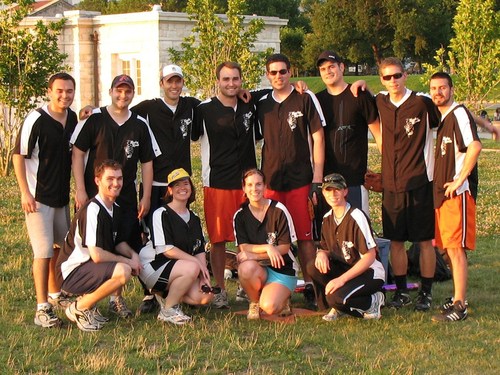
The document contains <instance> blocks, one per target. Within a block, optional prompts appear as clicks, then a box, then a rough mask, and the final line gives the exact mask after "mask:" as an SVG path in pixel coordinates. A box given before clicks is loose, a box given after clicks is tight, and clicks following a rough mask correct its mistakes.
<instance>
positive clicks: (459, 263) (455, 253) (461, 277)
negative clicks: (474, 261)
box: [448, 248, 468, 303]
mask: <svg viewBox="0 0 500 375" xmlns="http://www.w3.org/2000/svg"><path fill="white" fill-rule="evenodd" d="M448 256H449V257H450V260H451V263H452V265H453V287H454V289H455V294H454V296H453V300H454V301H462V303H465V300H466V293H467V277H468V270H467V257H466V256H465V250H464V249H463V248H458V249H448Z"/></svg>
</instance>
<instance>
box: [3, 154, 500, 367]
mask: <svg viewBox="0 0 500 375" xmlns="http://www.w3.org/2000/svg"><path fill="white" fill-rule="evenodd" d="M198 149H199V148H198V145H195V147H194V150H195V153H197V152H198ZM379 164H380V157H379V156H378V153H377V152H376V150H375V148H374V147H371V148H370V167H372V168H373V169H379V168H378V166H379ZM194 165H195V171H196V172H195V177H194V178H195V180H196V181H197V185H198V187H199V186H200V184H199V181H200V176H199V160H198V159H197V158H195V162H194ZM498 176H500V153H499V152H498V151H484V152H483V154H482V156H481V159H480V178H481V185H480V192H479V194H480V197H479V202H478V228H479V229H478V233H479V238H478V246H477V248H478V250H477V251H474V252H471V253H470V256H469V261H470V286H469V296H468V298H469V302H470V306H471V307H470V318H469V319H468V320H466V321H464V322H460V323H455V324H435V323H432V322H431V321H430V313H427V314H421V313H415V312H413V311H412V310H411V309H403V310H402V311H397V312H396V311H388V310H385V309H384V310H383V318H382V319H381V320H380V321H363V320H356V319H351V318H345V319H341V320H339V321H337V322H333V323H326V322H323V321H322V320H321V317H319V316H313V317H299V318H298V319H297V322H296V323H295V324H283V323H272V322H268V321H252V322H249V321H247V320H246V318H245V317H244V316H240V315H235V314H234V313H233V312H234V311H238V310H242V309H244V308H246V306H245V304H243V303H238V302H235V301H234V300H233V301H232V306H233V308H232V310H231V311H225V312H220V311H213V310H210V309H206V308H203V309H192V310H190V311H189V313H191V314H192V315H193V316H194V323H193V324H192V325H190V326H184V327H174V326H172V325H168V324H165V323H162V322H160V321H158V320H156V319H155V316H152V315H146V316H140V317H137V318H133V319H130V320H127V321H117V320H112V322H111V323H109V324H108V325H107V326H106V327H105V328H104V329H103V330H102V331H101V332H98V333H84V332H81V331H79V330H78V329H77V328H76V327H75V326H74V325H72V324H71V325H70V324H67V325H66V326H65V327H64V328H62V329H53V330H44V329H41V328H38V327H35V326H34V324H33V315H34V306H35V298H34V291H33V286H32V277H31V263H32V253H31V248H30V245H29V242H28V239H27V235H26V231H25V228H24V217H23V214H22V213H21V210H20V207H19V193H18V189H17V185H16V182H15V179H14V177H13V176H11V177H7V178H5V177H1V178H0V189H1V191H2V194H1V196H0V207H1V210H0V224H1V225H0V238H1V244H2V255H3V256H2V258H1V260H0V332H2V340H1V343H0V373H2V374H14V373H39V374H40V373H47V374H48V373H60V374H67V373H85V374H86V373H100V374H108V373H120V374H145V373H161V374H200V373H207V374H221V373H223V374H337V373H338V374H445V373H454V372H460V373H464V374H475V373H481V374H484V375H486V374H498V373H500V362H499V361H498V358H500V349H499V348H500V339H499V334H498V332H499V329H500V304H499V303H498V295H500V283H499V282H498V269H499V267H500V255H499V253H498V248H499V246H500V243H499V222H500V220H499V213H498V202H499V200H500V192H499V189H498ZM370 199H371V208H372V219H373V221H374V225H375V226H376V227H377V226H378V227H379V226H380V220H379V219H378V217H379V215H380V209H379V206H380V194H372V195H371V198H370ZM201 202H202V197H201V194H199V195H198V200H197V205H196V206H195V210H196V211H197V212H199V213H201V212H202V211H201ZM235 288H236V283H235V282H234V281H230V282H229V289H230V294H231V297H232V299H234V292H235ZM451 289H452V285H451V282H445V283H439V284H436V285H435V287H434V299H435V301H436V305H437V304H438V303H439V302H440V301H442V300H443V299H444V298H445V297H447V296H449V295H450V292H451ZM124 295H125V298H126V300H127V301H128V303H129V305H130V307H131V308H132V309H135V308H137V306H138V305H139V303H140V300H141V290H140V287H139V283H138V282H137V280H134V281H133V282H132V283H131V284H130V285H129V286H128V287H127V289H126V290H125V293H124ZM293 304H294V306H302V298H301V296H300V295H294V297H293ZM100 309H101V311H104V312H107V306H106V304H105V303H101V305H100ZM59 314H60V315H61V316H64V314H63V313H62V312H60V313H59ZM63 319H64V320H65V321H67V319H65V318H63ZM495 358H496V359H495Z"/></svg>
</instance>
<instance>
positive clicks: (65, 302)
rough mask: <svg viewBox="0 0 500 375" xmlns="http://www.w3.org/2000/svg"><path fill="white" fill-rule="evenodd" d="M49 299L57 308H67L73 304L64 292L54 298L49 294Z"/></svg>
mask: <svg viewBox="0 0 500 375" xmlns="http://www.w3.org/2000/svg"><path fill="white" fill-rule="evenodd" d="M48 301H49V303H50V304H51V305H52V306H54V307H55V308H61V309H66V307H68V306H69V305H70V304H71V299H70V298H69V297H68V296H66V295H65V294H63V293H61V294H60V295H59V297H57V298H52V297H51V296H49V297H48Z"/></svg>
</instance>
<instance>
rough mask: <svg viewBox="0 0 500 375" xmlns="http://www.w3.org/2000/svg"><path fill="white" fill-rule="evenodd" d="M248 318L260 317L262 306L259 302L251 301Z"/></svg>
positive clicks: (255, 318) (256, 318)
mask: <svg viewBox="0 0 500 375" xmlns="http://www.w3.org/2000/svg"><path fill="white" fill-rule="evenodd" d="M247 319H248V320H258V319H260V306H259V303H258V302H250V305H249V306H248V313H247Z"/></svg>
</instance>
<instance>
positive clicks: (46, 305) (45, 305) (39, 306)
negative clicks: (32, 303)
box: [36, 302, 52, 311]
mask: <svg viewBox="0 0 500 375" xmlns="http://www.w3.org/2000/svg"><path fill="white" fill-rule="evenodd" d="M51 307H52V305H51V304H50V303H48V302H44V303H37V305H36V311H39V310H45V309H47V308H51Z"/></svg>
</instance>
